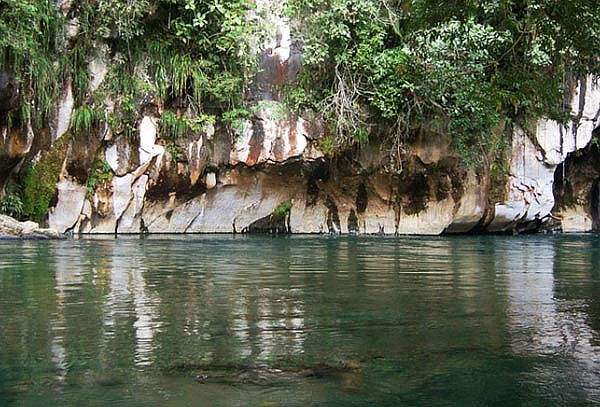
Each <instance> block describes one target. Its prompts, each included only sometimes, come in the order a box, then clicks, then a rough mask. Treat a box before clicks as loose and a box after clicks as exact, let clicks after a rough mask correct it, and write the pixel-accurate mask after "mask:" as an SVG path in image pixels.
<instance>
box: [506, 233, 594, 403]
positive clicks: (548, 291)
mask: <svg viewBox="0 0 600 407" xmlns="http://www.w3.org/2000/svg"><path fill="white" fill-rule="evenodd" d="M595 251H596V252H597V249H596V250H595ZM590 253H593V250H592V247H590V243H589V241H577V240H574V241H571V240H562V239H555V240H540V241H528V242H523V244H522V245H521V246H520V249H519V250H514V251H511V253H510V255H508V256H503V257H502V258H500V259H499V260H498V270H499V272H502V273H505V276H506V284H507V285H508V287H507V295H508V307H509V309H508V315H509V319H508V321H509V330H510V333H511V337H512V339H511V347H512V351H513V352H514V353H515V354H518V355H523V356H526V357H529V358H534V359H535V358H540V357H541V358H548V359H547V361H548V363H545V361H546V359H541V362H540V363H539V364H538V368H537V369H536V370H535V371H532V372H529V373H530V374H532V375H537V376H538V379H537V380H539V379H540V376H542V377H543V378H544V380H548V381H549V382H551V383H552V384H551V385H550V386H549V387H551V386H552V385H556V386H557V387H556V389H559V388H560V387H561V385H562V384H563V383H564V382H568V381H573V378H574V377H578V376H581V377H584V378H585V380H584V381H582V382H581V384H582V388H583V389H585V390H586V391H587V392H589V393H590V396H591V395H595V396H597V395H598V389H599V388H600V380H599V378H598V376H597V372H598V371H599V370H600V358H598V357H594V355H600V347H598V343H597V334H596V333H595V331H594V329H593V328H592V326H591V325H590V315H589V314H588V311H589V307H590V306H591V305H592V303H591V301H589V300H592V299H594V298H593V297H591V298H589V299H587V298H583V299H582V298H580V297H579V296H578V297H576V298H575V299H574V298H573V294H580V291H579V290H580V287H579V285H581V284H582V283H583V282H584V281H588V280H589V279H592V278H593V276H592V275H591V273H590V271H592V270H594V269H595V267H597V264H598V259H596V262H595V263H593V262H592V259H591V258H590ZM596 256H597V253H596ZM594 264H595V265H594ZM573 288H576V289H577V291H572V290H573ZM595 295H596V298H595V299H596V300H597V294H595ZM550 361H552V363H550ZM555 391H557V390H555Z"/></svg>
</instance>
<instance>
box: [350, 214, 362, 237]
mask: <svg viewBox="0 0 600 407" xmlns="http://www.w3.org/2000/svg"><path fill="white" fill-rule="evenodd" d="M359 231H360V229H359V227H358V217H357V216H356V212H354V209H352V210H351V211H350V214H349V215H348V232H349V233H354V234H358V232H359Z"/></svg>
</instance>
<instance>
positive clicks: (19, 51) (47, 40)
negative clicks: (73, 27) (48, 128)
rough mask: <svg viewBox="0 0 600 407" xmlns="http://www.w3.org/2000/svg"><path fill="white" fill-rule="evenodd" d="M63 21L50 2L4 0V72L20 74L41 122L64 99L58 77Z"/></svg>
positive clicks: (0, 16)
mask: <svg viewBox="0 0 600 407" xmlns="http://www.w3.org/2000/svg"><path fill="white" fill-rule="evenodd" d="M62 30H63V20H62V18H61V16H60V15H59V13H58V10H57V9H56V7H55V5H54V2H51V1H49V0H1V1H0V69H2V70H7V71H12V72H15V73H17V74H18V79H19V82H20V83H21V84H22V87H23V89H26V90H27V92H26V98H27V99H28V100H31V101H32V102H33V103H32V104H31V106H33V107H34V109H33V110H32V111H30V113H32V116H33V118H34V119H35V120H36V122H37V123H41V121H42V120H43V119H44V118H45V117H46V116H47V115H48V114H49V113H50V111H51V109H52V108H53V107H54V103H55V102H56V100H57V99H58V97H59V96H60V91H61V87H62V78H61V77H60V75H57V72H56V67H55V62H58V64H59V65H61V64H62V63H63V61H62V60H61V61H59V58H58V44H57V41H58V38H59V36H60V33H61V32H62Z"/></svg>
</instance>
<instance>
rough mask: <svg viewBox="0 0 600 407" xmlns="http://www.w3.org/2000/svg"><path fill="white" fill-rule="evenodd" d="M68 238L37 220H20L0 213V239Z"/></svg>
mask: <svg viewBox="0 0 600 407" xmlns="http://www.w3.org/2000/svg"><path fill="white" fill-rule="evenodd" d="M49 239H66V236H65V235H64V234H62V233H59V232H58V231H57V230H56V229H52V228H40V225H39V224H38V223H36V222H31V221H26V222H19V221H18V220H16V219H14V218H11V217H10V216H6V215H0V240H49Z"/></svg>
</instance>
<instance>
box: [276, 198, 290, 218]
mask: <svg viewBox="0 0 600 407" xmlns="http://www.w3.org/2000/svg"><path fill="white" fill-rule="evenodd" d="M291 210H292V201H291V200H287V201H283V202H282V203H280V204H279V206H277V208H275V210H274V211H273V213H272V216H275V217H281V216H284V215H287V214H288V213H290V211H291Z"/></svg>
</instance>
